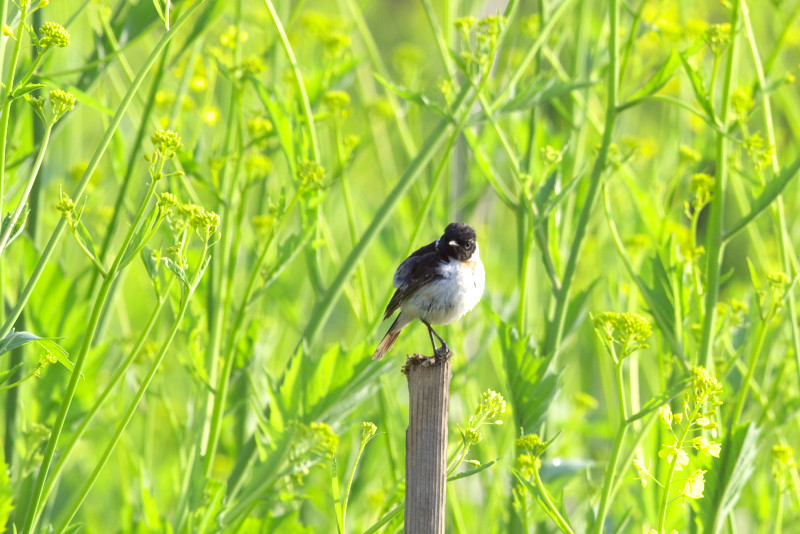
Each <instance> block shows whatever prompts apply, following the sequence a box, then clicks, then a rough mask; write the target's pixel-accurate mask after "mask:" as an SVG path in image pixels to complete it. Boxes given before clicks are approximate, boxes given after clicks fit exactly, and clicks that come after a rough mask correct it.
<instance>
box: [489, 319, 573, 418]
mask: <svg viewBox="0 0 800 534" xmlns="http://www.w3.org/2000/svg"><path fill="white" fill-rule="evenodd" d="M498 330H499V331H500V346H501V348H502V351H503V365H504V367H505V371H506V381H507V383H508V390H509V392H510V398H511V406H512V407H513V411H514V415H515V417H516V420H515V421H514V424H515V425H516V428H522V429H524V430H525V431H526V432H527V431H533V429H536V428H538V427H539V426H540V424H541V423H542V421H543V420H544V417H545V415H546V414H547V410H548V408H549V406H550V401H551V400H552V399H553V397H555V394H556V392H557V391H558V388H559V375H558V374H556V373H555V372H553V371H552V370H551V363H552V360H553V356H552V355H550V356H540V355H538V354H537V351H536V349H535V348H534V346H533V344H532V341H531V338H530V336H525V337H520V336H519V333H518V332H517V330H516V329H515V328H514V327H512V326H511V325H508V324H506V323H504V322H503V321H502V320H500V319H498Z"/></svg>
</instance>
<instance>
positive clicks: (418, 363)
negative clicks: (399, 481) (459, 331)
mask: <svg viewBox="0 0 800 534" xmlns="http://www.w3.org/2000/svg"><path fill="white" fill-rule="evenodd" d="M403 372H404V373H406V375H408V397H409V405H410V406H409V416H408V430H407V431H406V514H405V532H406V534H444V531H445V530H444V527H445V503H446V495H447V419H448V412H449V408H450V378H451V377H452V376H453V373H452V365H451V363H450V354H449V353H447V354H444V355H442V354H440V355H437V356H435V357H426V356H419V355H415V356H414V357H410V358H409V359H408V362H407V363H406V366H405V368H404V369H403Z"/></svg>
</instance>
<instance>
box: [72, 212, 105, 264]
mask: <svg viewBox="0 0 800 534" xmlns="http://www.w3.org/2000/svg"><path fill="white" fill-rule="evenodd" d="M73 234H74V235H75V239H77V240H78V244H79V245H80V247H81V248H82V249H83V250H84V252H86V254H87V255H88V256H89V258H90V259H91V260H92V262H93V263H95V264H96V265H102V263H101V262H100V259H99V258H98V256H97V251H96V250H95V248H94V241H93V240H92V235H91V234H90V233H89V230H88V229H87V228H86V226H85V225H84V224H83V222H81V221H78V222H77V223H76V224H75V226H74V227H73Z"/></svg>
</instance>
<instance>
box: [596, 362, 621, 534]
mask: <svg viewBox="0 0 800 534" xmlns="http://www.w3.org/2000/svg"><path fill="white" fill-rule="evenodd" d="M623 361H624V360H620V361H618V362H616V368H617V395H618V396H619V417H620V420H619V427H618V429H617V438H616V440H615V443H614V452H613V453H612V454H611V460H610V461H609V462H608V467H606V473H605V476H604V477H603V493H602V494H601V496H600V507H599V508H598V510H597V520H596V521H595V523H594V532H595V533H597V534H600V533H602V532H603V526H604V524H605V522H606V514H607V513H608V505H609V503H610V501H611V497H612V493H613V491H612V490H613V489H614V487H615V485H614V478H615V476H616V471H617V464H618V463H619V457H620V454H621V453H622V444H623V443H624V442H625V434H626V433H627V431H628V413H627V412H628V408H627V403H626V401H625V382H624V381H623V378H624V377H623V372H622V363H623Z"/></svg>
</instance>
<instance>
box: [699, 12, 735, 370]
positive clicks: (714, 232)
mask: <svg viewBox="0 0 800 534" xmlns="http://www.w3.org/2000/svg"><path fill="white" fill-rule="evenodd" d="M740 7H741V4H740V2H739V1H738V0H736V1H734V2H733V9H732V12H731V29H732V31H733V32H734V34H733V36H732V37H731V43H730V49H729V51H728V62H727V65H726V69H725V80H724V82H723V87H722V110H721V112H720V113H719V115H718V118H719V121H720V122H721V125H722V130H723V132H727V130H728V109H729V107H730V95H731V88H732V86H733V78H734V67H735V65H736V51H737V47H736V42H737V38H736V32H738V30H739V12H740ZM723 132H718V133H717V161H716V177H715V179H714V191H713V193H712V199H711V213H710V215H709V221H708V229H707V234H706V247H705V248H706V254H707V255H706V272H705V278H706V299H705V316H704V317H703V333H702V341H701V345H700V353H699V355H698V361H699V362H701V365H705V366H706V367H707V368H708V369H709V370H710V369H713V365H714V359H713V350H712V349H713V345H714V330H715V328H716V321H717V300H718V298H719V284H720V274H721V269H722V254H723V252H724V248H725V245H724V241H723V230H722V223H723V220H724V217H725V192H726V190H727V188H726V187H725V183H726V181H727V177H728V143H727V139H726V134H725V133H723Z"/></svg>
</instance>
